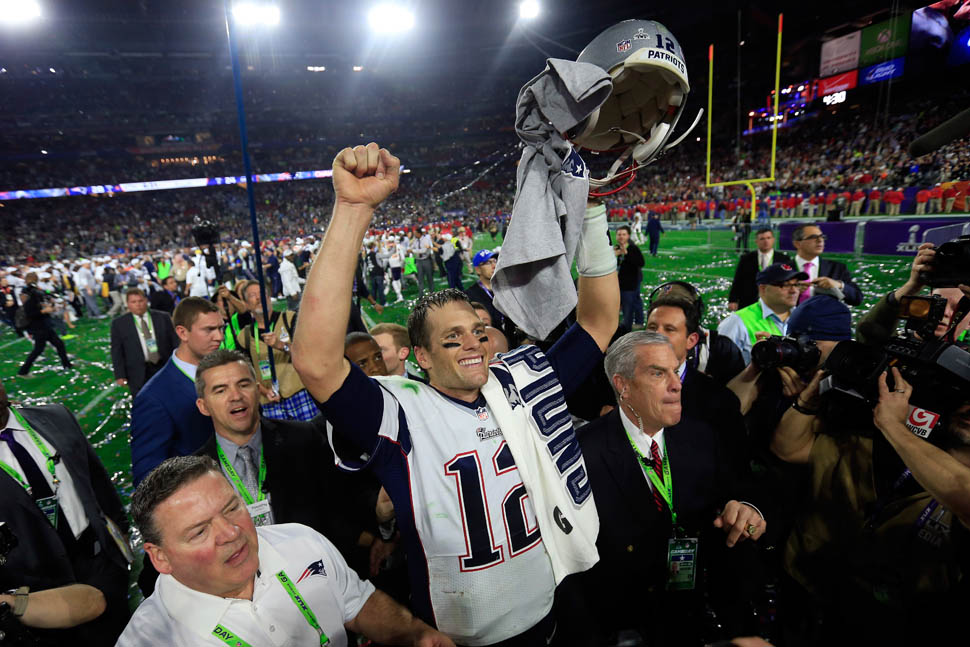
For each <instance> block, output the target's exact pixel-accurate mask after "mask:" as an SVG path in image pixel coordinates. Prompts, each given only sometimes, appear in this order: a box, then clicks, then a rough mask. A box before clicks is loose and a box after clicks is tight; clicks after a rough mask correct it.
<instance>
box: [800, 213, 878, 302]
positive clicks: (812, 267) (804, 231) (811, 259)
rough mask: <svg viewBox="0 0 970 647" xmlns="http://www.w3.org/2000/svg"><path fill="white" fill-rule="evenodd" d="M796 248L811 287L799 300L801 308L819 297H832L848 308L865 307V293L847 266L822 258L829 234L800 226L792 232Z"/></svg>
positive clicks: (811, 226)
mask: <svg viewBox="0 0 970 647" xmlns="http://www.w3.org/2000/svg"><path fill="white" fill-rule="evenodd" d="M792 245H794V246H795V251H796V252H797V254H796V256H795V264H796V265H797V266H798V271H799V272H805V273H806V274H808V277H809V281H810V285H809V287H808V288H807V289H806V290H804V291H803V292H802V294H801V296H799V298H798V305H801V304H802V303H803V302H805V301H807V300H808V299H809V298H810V297H812V296H814V295H816V294H828V295H829V296H833V297H835V298H836V299H838V300H839V301H842V302H844V303H845V305H847V306H857V305H859V304H860V303H862V291H861V290H860V289H859V287H858V286H857V285H856V284H855V283H853V282H852V275H851V274H849V269H848V268H847V267H846V266H845V263H840V262H839V261H830V260H829V259H827V258H821V254H822V252H824V251H825V234H823V233H822V229H821V228H820V227H819V226H818V225H800V226H799V227H797V228H796V229H795V231H794V232H792Z"/></svg>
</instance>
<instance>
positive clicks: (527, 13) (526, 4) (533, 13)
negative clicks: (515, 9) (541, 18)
mask: <svg viewBox="0 0 970 647" xmlns="http://www.w3.org/2000/svg"><path fill="white" fill-rule="evenodd" d="M538 15H539V3H538V1H537V0H523V2H520V3H519V18H522V19H523V20H532V19H533V18H536V17H538Z"/></svg>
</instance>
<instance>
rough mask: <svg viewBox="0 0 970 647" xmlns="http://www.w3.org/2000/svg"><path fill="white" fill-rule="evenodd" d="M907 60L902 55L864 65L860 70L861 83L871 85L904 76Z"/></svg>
mask: <svg viewBox="0 0 970 647" xmlns="http://www.w3.org/2000/svg"><path fill="white" fill-rule="evenodd" d="M905 62H906V57H905V56H900V57H899V58H894V59H893V60H891V61H886V62H885V63H876V64H875V65H870V66H869V67H864V68H862V70H860V71H859V85H871V84H873V83H879V82H880V81H888V80H889V79H895V78H896V77H899V76H902V75H903V66H904V64H905Z"/></svg>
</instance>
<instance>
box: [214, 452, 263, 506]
mask: <svg viewBox="0 0 970 647" xmlns="http://www.w3.org/2000/svg"><path fill="white" fill-rule="evenodd" d="M216 451H217V452H218V454H219V460H220V461H221V462H222V468H223V469H224V470H226V473H227V474H228V475H229V480H230V481H232V484H233V485H235V486H236V490H238V491H239V494H241V495H242V498H243V501H245V502H246V505H252V504H253V503H254V502H255V501H262V500H263V499H265V498H266V495H265V494H263V481H265V480H266V458H265V457H264V456H263V448H262V447H260V448H259V483H258V487H259V491H258V492H257V493H256V498H255V499H253V495H252V494H250V493H249V490H247V489H246V485H245V484H244V483H243V482H242V479H240V478H239V474H237V473H236V470H235V469H234V468H233V466H232V464H231V463H230V462H229V459H228V458H226V453H225V452H224V451H222V446H221V445H220V444H219V443H216Z"/></svg>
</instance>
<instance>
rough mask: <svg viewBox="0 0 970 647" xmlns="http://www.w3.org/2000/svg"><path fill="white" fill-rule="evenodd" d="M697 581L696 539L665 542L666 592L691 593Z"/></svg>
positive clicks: (678, 539) (677, 539)
mask: <svg viewBox="0 0 970 647" xmlns="http://www.w3.org/2000/svg"><path fill="white" fill-rule="evenodd" d="M696 580H697V538H696V537H683V538H677V537H675V538H672V539H668V540H667V590H668V591H691V590H693V589H694V585H695V582H696Z"/></svg>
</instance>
